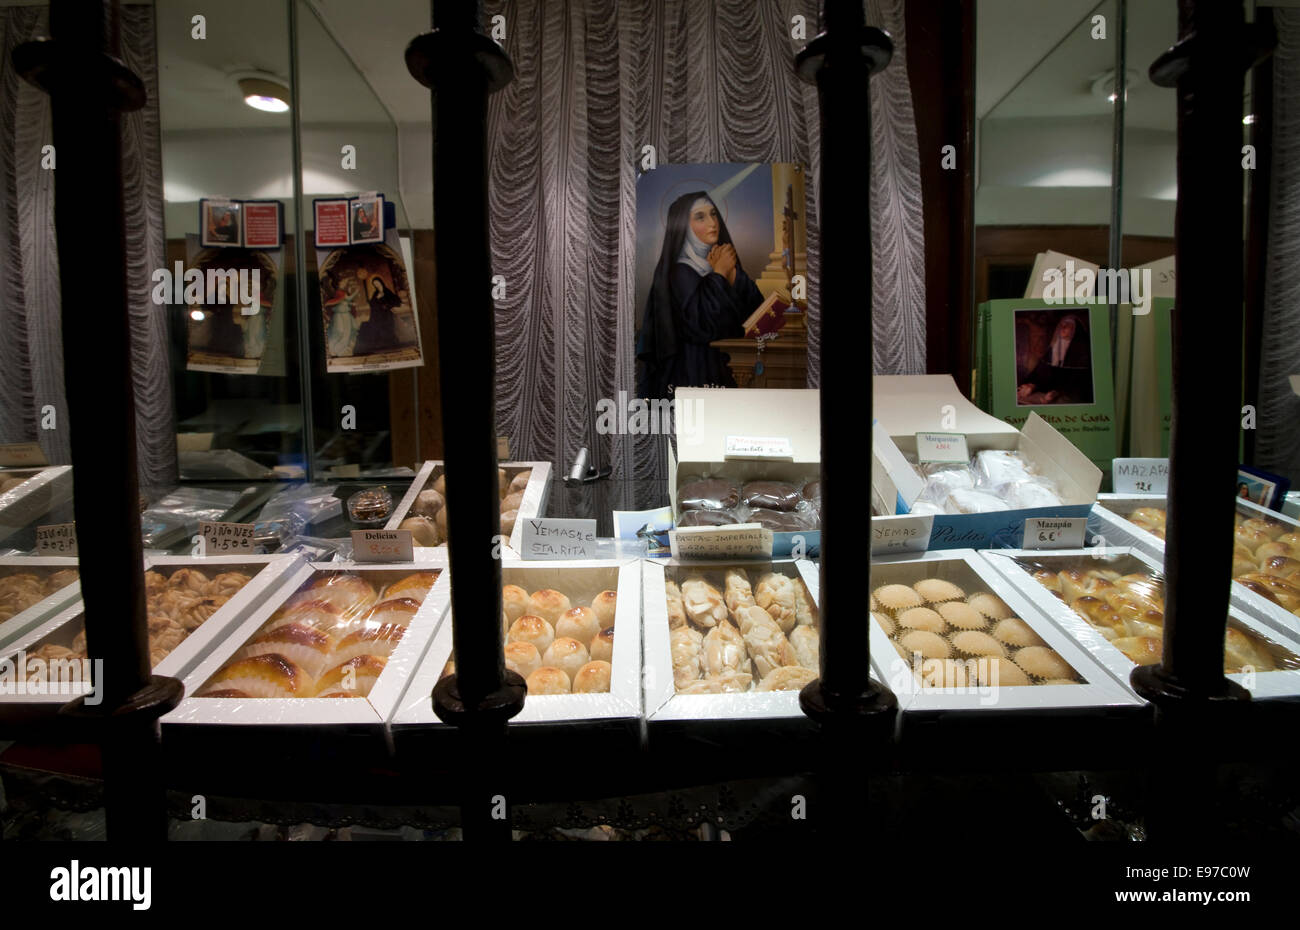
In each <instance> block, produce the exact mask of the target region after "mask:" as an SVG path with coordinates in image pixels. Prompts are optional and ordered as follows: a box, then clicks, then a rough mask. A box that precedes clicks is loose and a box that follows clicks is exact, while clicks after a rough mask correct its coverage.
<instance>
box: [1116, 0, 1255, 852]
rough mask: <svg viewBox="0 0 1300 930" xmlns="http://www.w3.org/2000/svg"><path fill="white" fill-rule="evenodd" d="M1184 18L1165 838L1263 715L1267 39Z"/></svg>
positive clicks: (1160, 695) (1161, 758)
mask: <svg viewBox="0 0 1300 930" xmlns="http://www.w3.org/2000/svg"><path fill="white" fill-rule="evenodd" d="M1178 28H1179V40H1178V43H1177V44H1176V45H1174V47H1173V48H1171V49H1169V50H1168V51H1167V52H1165V53H1164V54H1163V55H1161V56H1160V57H1159V58H1158V59H1157V60H1156V61H1155V63H1154V64H1152V66H1151V79H1152V81H1154V82H1155V83H1156V84H1158V85H1160V86H1162V87H1176V88H1177V91H1178V212H1177V216H1176V218H1175V221H1174V237H1175V247H1174V254H1175V257H1176V262H1177V265H1178V269H1179V278H1180V280H1179V287H1178V308H1177V311H1176V312H1175V313H1174V317H1173V425H1172V431H1171V435H1170V447H1169V471H1170V475H1169V505H1168V509H1169V525H1168V530H1167V534H1166V538H1165V578H1166V584H1165V625H1164V648H1163V653H1162V654H1163V659H1162V661H1161V662H1160V664H1158V665H1154V666H1147V667H1142V668H1137V669H1135V670H1134V671H1133V674H1132V676H1131V677H1130V681H1131V682H1132V684H1133V687H1134V689H1135V690H1136V691H1137V693H1138V694H1139V695H1141V696H1142V697H1144V698H1146V699H1147V700H1149V701H1150V702H1151V703H1152V704H1153V705H1155V708H1156V717H1155V722H1156V725H1155V746H1154V747H1153V750H1152V752H1153V755H1152V758H1153V760H1154V766H1153V768H1152V770H1151V771H1150V773H1149V778H1150V786H1149V790H1148V796H1149V805H1148V807H1149V811H1150V814H1149V816H1150V823H1149V824H1148V832H1149V834H1150V835H1151V836H1152V837H1153V838H1156V839H1164V840H1169V839H1179V838H1185V837H1189V836H1191V835H1193V831H1195V835H1196V836H1200V837H1204V835H1205V831H1206V823H1205V821H1204V820H1202V819H1201V818H1198V817H1196V816H1194V812H1195V813H1202V814H1203V813H1205V807H1206V804H1207V802H1208V800H1209V799H1212V798H1213V796H1214V779H1215V774H1216V769H1215V766H1214V765H1213V764H1212V763H1209V762H1207V761H1206V758H1207V757H1206V753H1205V749H1204V747H1205V744H1206V741H1207V740H1213V739H1214V737H1215V734H1216V733H1218V732H1220V731H1221V730H1222V729H1223V728H1227V727H1232V728H1234V729H1235V728H1238V727H1241V726H1243V725H1246V724H1248V722H1249V721H1250V716H1249V715H1248V713H1247V709H1246V708H1242V707H1241V706H1240V703H1241V702H1247V701H1249V700H1250V694H1249V693H1248V692H1247V691H1246V690H1245V689H1244V688H1242V687H1241V686H1240V685H1237V684H1235V683H1233V682H1230V681H1228V679H1226V678H1225V677H1224V675H1223V642H1224V634H1225V631H1226V626H1227V616H1228V600H1229V590H1230V587H1231V580H1230V572H1229V569H1228V566H1229V565H1230V564H1231V561H1232V539H1233V532H1232V531H1233V512H1234V510H1233V505H1232V496H1231V494H1230V489H1231V488H1232V487H1234V481H1235V476H1236V473H1237V446H1238V436H1239V432H1238V424H1239V422H1240V417H1241V409H1240V405H1241V401H1240V391H1239V385H1240V383H1241V325H1242V309H1241V291H1242V282H1241V268H1242V249H1241V247H1240V241H1241V238H1240V237H1241V229H1242V204H1241V184H1240V183H1239V179H1240V177H1241V100H1242V77H1243V74H1244V72H1245V70H1246V69H1247V68H1249V67H1250V66H1251V65H1252V63H1253V59H1254V57H1255V56H1254V55H1253V54H1252V53H1250V52H1249V51H1248V49H1249V48H1251V47H1252V46H1254V45H1255V44H1256V42H1257V39H1256V37H1255V36H1254V35H1253V33H1252V32H1251V30H1250V29H1249V27H1247V26H1246V24H1245V22H1244V20H1243V17H1242V5H1241V4H1240V3H1225V2H1223V0H1179V4H1178ZM1210 319H1212V320H1213V321H1214V331H1215V335H1214V338H1213V339H1207V338H1206V336H1205V332H1204V324H1205V321H1206V320H1210ZM1209 371H1213V372H1214V376H1213V377H1206V373H1207V372H1209ZM1184 426H1186V427H1188V428H1183V427H1184ZM1216 578H1218V579H1222V581H1221V582H1215V581H1214V580H1213V579H1216ZM1207 579H1209V580H1208V581H1207Z"/></svg>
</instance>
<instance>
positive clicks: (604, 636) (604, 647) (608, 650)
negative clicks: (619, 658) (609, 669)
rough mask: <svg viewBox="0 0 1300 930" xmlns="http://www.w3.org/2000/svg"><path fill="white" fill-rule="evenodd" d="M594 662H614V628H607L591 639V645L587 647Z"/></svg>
mask: <svg viewBox="0 0 1300 930" xmlns="http://www.w3.org/2000/svg"><path fill="white" fill-rule="evenodd" d="M587 652H588V653H590V655H591V658H592V660H593V661H596V660H599V661H601V662H613V661H614V628H613V627H612V626H611V627H606V628H605V629H603V630H601V631H600V632H599V633H597V634H596V635H595V636H593V637H592V638H591V645H589V646H588V647H587Z"/></svg>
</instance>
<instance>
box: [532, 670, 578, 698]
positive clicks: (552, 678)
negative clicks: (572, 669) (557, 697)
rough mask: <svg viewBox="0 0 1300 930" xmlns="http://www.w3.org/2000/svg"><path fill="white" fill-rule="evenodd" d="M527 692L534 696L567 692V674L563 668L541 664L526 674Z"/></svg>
mask: <svg viewBox="0 0 1300 930" xmlns="http://www.w3.org/2000/svg"><path fill="white" fill-rule="evenodd" d="M528 693H529V694H530V695H534V696H540V695H543V694H568V693H569V676H568V675H566V674H565V673H564V670H563V669H559V668H552V667H550V666H547V665H543V666H542V667H541V668H539V669H538V670H537V671H535V672H533V673H532V674H531V675H529V676H528Z"/></svg>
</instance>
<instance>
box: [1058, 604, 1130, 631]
mask: <svg viewBox="0 0 1300 930" xmlns="http://www.w3.org/2000/svg"><path fill="white" fill-rule="evenodd" d="M1070 608H1071V609H1072V610H1073V611H1074V612H1075V613H1077V614H1078V615H1079V616H1080V617H1082V618H1083V619H1085V620H1087V621H1088V622H1089V623H1090V624H1092V625H1093V626H1095V627H1105V628H1107V629H1110V630H1114V631H1115V632H1116V634H1117V635H1123V631H1124V630H1125V629H1126V627H1125V626H1124V618H1123V617H1121V616H1120V615H1119V612H1118V611H1116V610H1115V608H1113V607H1111V606H1110V605H1109V604H1107V603H1106V602H1105V601H1103V600H1101V599H1100V598H1096V597H1091V596H1084V597H1079V598H1075V600H1074V602H1073V603H1071V604H1070Z"/></svg>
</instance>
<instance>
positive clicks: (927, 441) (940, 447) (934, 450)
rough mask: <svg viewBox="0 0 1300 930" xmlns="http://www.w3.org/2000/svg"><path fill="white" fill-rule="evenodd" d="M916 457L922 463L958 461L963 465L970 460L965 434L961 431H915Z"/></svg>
mask: <svg viewBox="0 0 1300 930" xmlns="http://www.w3.org/2000/svg"><path fill="white" fill-rule="evenodd" d="M916 459H917V461H919V462H921V463H922V464H924V463H926V462H960V463H962V464H963V465H965V464H966V463H967V462H968V461H970V452H969V451H967V449H966V436H965V434H963V433H917V434H916Z"/></svg>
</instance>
